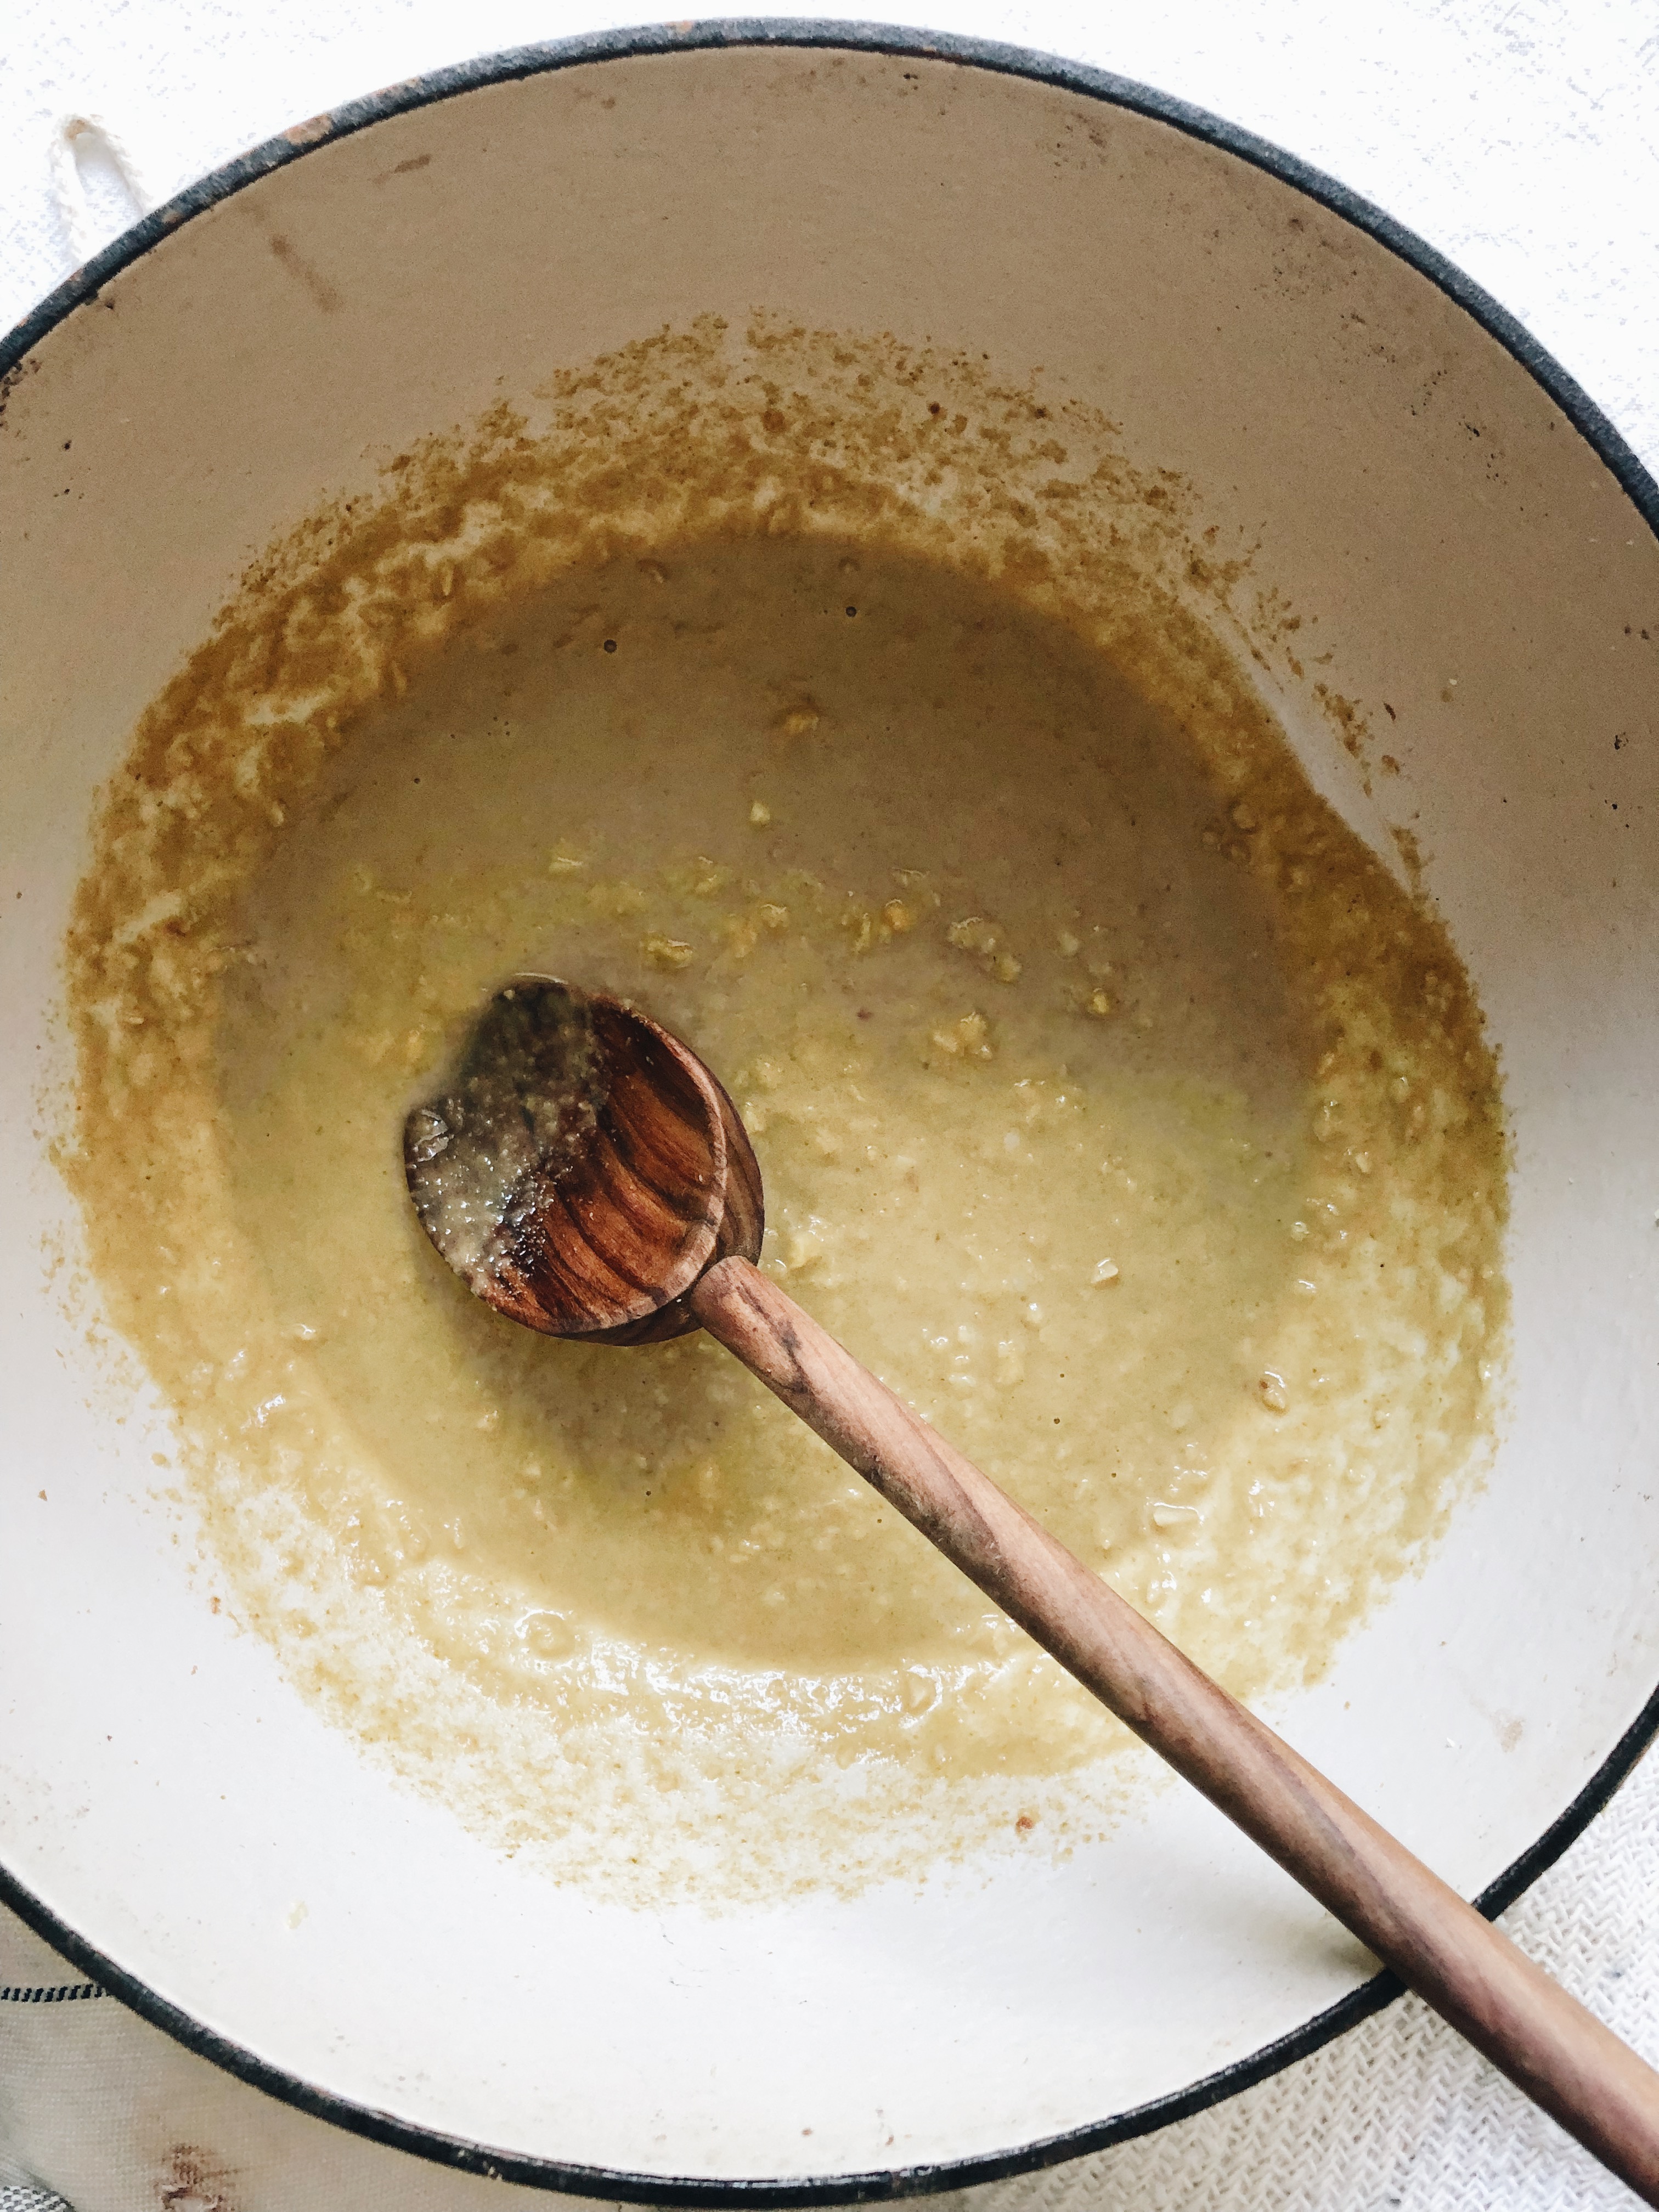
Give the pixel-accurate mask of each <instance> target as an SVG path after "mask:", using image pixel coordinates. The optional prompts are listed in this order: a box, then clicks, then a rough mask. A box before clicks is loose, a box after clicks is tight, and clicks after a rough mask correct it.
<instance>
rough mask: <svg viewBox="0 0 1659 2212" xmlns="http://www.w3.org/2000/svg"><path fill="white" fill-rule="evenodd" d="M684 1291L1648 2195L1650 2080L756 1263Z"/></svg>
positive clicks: (866, 1469) (771, 1382)
mask: <svg viewBox="0 0 1659 2212" xmlns="http://www.w3.org/2000/svg"><path fill="white" fill-rule="evenodd" d="M689 1303H690V1306H691V1308H692V1310H693V1311H694V1312H695V1313H696V1316H697V1318H698V1320H699V1321H700V1322H702V1325H703V1327H704V1328H706V1329H707V1330H708V1333H709V1334H710V1335H711V1336H714V1337H717V1338H718V1339H719V1340H720V1342H721V1343H722V1344H723V1345H725V1346H726V1348H727V1349H728V1350H729V1351H732V1352H735V1353H736V1354H737V1356H738V1358H739V1359H741V1360H742V1361H743V1363H744V1365H745V1366H746V1367H748V1368H750V1370H752V1371H753V1373H755V1374H756V1375H757V1376H759V1377H760V1379H761V1381H762V1382H763V1383H765V1385H766V1386H767V1388H768V1389H769V1390H772V1391H774V1392H775V1394H776V1395H778V1396H779V1397H780V1398H781V1399H782V1400H783V1401H784V1403H785V1405H787V1406H788V1407H792V1408H793V1411H794V1412H795V1413H799V1415H800V1417H801V1419H803V1420H804V1421H805V1422H806V1423H807V1424H808V1425H809V1426H811V1428H814V1429H816V1430H817V1433H818V1434H819V1436H821V1437H823V1440H824V1442H825V1443H827V1444H829V1445H830V1446H831V1448H832V1449H834V1450H836V1451H837V1452H839V1453H840V1455H841V1456H842V1458H843V1459H844V1460H846V1461H847V1462H848V1465H849V1466H852V1467H854V1468H857V1469H858V1472H859V1473H860V1474H861V1475H863V1476H864V1478H865V1480H866V1481H868V1482H870V1483H872V1484H873V1486H875V1488H876V1489H878V1491H879V1492H881V1494H882V1496H883V1497H884V1498H887V1499H889V1500H890V1502H891V1504H894V1505H895V1506H896V1507H897V1509H898V1510H899V1511H900V1512H901V1513H902V1514H903V1515H904V1516H905V1517H906V1519H907V1520H909V1521H913V1522H915V1525H916V1527H917V1528H920V1529H921V1533H922V1534H923V1535H924V1536H926V1537H927V1539H928V1540H929V1541H930V1542H932V1543H934V1544H936V1545H937V1546H938V1547H939V1550H940V1551H941V1552H943V1553H945V1557H946V1558H947V1559H953V1560H954V1561H955V1562H956V1564H957V1566H959V1567H960V1568H961V1569H962V1571H963V1573H964V1574H966V1575H968V1576H969V1577H971V1578H972V1580H973V1581H975V1583H978V1584H979V1587H980V1588H981V1589H982V1590H983V1591H984V1592H985V1594H986V1595H987V1597H989V1598H992V1599H994V1601H995V1602H996V1603H997V1604H998V1605H1000V1607H1002V1609H1003V1611H1004V1612H1005V1613H1009V1614H1011V1615H1012V1618H1013V1619H1014V1620H1017V1621H1018V1623H1019V1624H1020V1626H1021V1627H1022V1628H1024V1629H1025V1630H1026V1632H1028V1633H1029V1634H1030V1636H1032V1637H1034V1638H1036V1641H1037V1642H1038V1643H1039V1644H1042V1646H1043V1647H1044V1649H1045V1650H1048V1651H1050V1652H1052V1653H1053V1655H1054V1657H1055V1658H1056V1659H1057V1660H1059V1662H1060V1665H1061V1666H1062V1667H1065V1668H1067V1669H1068V1670H1069V1671H1070V1672H1071V1673H1072V1674H1075V1675H1076V1677H1077V1679H1078V1680H1079V1681H1080V1682H1081V1683H1083V1684H1084V1685H1085V1687H1086V1688H1088V1689H1090V1690H1091V1691H1093V1692H1094V1694H1095V1695H1096V1697H1097V1698H1099V1699H1101V1701H1102V1702H1103V1704H1104V1705H1109V1706H1110V1708H1111V1710H1112V1711H1114V1712H1115V1713H1116V1714H1117V1715H1118V1717H1120V1719H1121V1720H1124V1721H1126V1722H1127V1723H1128V1725H1129V1726H1130V1727H1131V1728H1132V1729H1133V1730H1134V1731H1135V1734H1136V1735H1139V1737H1141V1738H1142V1739H1143V1741H1146V1743H1149V1744H1150V1745H1151V1746H1152V1748H1153V1750H1154V1751H1157V1752H1158V1753H1161V1754H1162V1756H1163V1757H1164V1759H1168V1761H1169V1762H1170V1765H1171V1766H1173V1767H1174V1768H1175V1769H1176V1771H1177V1772H1178V1773H1181V1774H1183V1775H1185V1776H1186V1778H1187V1779H1188V1781H1189V1782H1191V1783H1193V1784H1195V1785H1196V1787H1197V1788H1198V1789H1200V1790H1202V1791H1203V1792H1204V1795H1205V1796H1206V1797H1207V1798H1209V1799H1210V1801H1211V1802H1212V1804H1215V1805H1218V1806H1219V1808H1221V1810H1222V1811H1223V1812H1224V1813H1225V1814H1227V1815H1228V1817H1229V1818H1230V1819H1231V1820H1235V1821H1237V1824H1238V1826H1240V1827H1241V1828H1243V1831H1244V1832H1245V1833H1246V1835H1248V1836H1250V1837H1252V1838H1254V1839H1255V1841H1256V1842H1257V1843H1258V1844H1261V1847H1262V1849H1263V1850H1266V1851H1268V1852H1270V1853H1271V1855H1272V1856H1273V1857H1274V1858H1275V1859H1277V1860H1278V1862H1279V1864H1280V1866H1282V1867H1283V1868H1284V1869H1285V1871H1286V1872H1287V1873H1289V1874H1291V1875H1294V1876H1295V1878H1296V1880H1297V1881H1299V1882H1300V1883H1301V1884H1302V1885H1303V1887H1304V1888H1306V1889H1308V1890H1310V1891H1311V1892H1312V1893H1313V1895H1314V1896H1315V1897H1316V1898H1317V1899H1319V1901H1320V1903H1321V1904H1322V1905H1324V1906H1326V1907H1327V1909H1328V1911H1331V1912H1333V1913H1334V1915H1335V1916H1336V1917H1337V1918H1338V1919H1339V1920H1340V1921H1341V1922H1342V1923H1343V1924H1344V1926H1345V1927H1347V1928H1349V1929H1352V1931H1353V1933H1354V1934H1355V1935H1356V1936H1358V1938H1359V1940H1360V1942H1362V1943H1364V1944H1365V1945H1367V1946H1368V1948H1370V1950H1372V1951H1374V1952H1375V1953H1376V1955H1377V1957H1378V1958H1379V1959H1382V1960H1383V1961H1384V1962H1385V1963H1386V1964H1387V1965H1388V1966H1391V1967H1392V1968H1393V1969H1394V1971H1395V1973H1396V1974H1398V1975H1399V1977H1400V1978H1401V1981H1403V1982H1405V1983H1406V1984H1407V1985H1408V1986H1409V1987H1410V1988H1412V1989H1413V1990H1416V1991H1417V1992H1418V1994H1419V1996H1422V1997H1423V1998H1425V2000H1426V2001H1427V2002H1429V2003H1430V2004H1431V2005H1432V2006H1433V2007H1434V2008H1435V2010H1436V2011H1437V2012H1438V2013H1440V2014H1442V2015H1443V2016H1444V2018H1446V2019H1447V2020H1449V2021H1450V2022H1451V2024H1452V2025H1453V2027H1455V2028H1456V2029H1457V2030H1458V2031H1459V2033H1461V2034H1462V2035H1464V2036H1467V2037H1468V2040H1469V2041H1470V2042H1471V2043H1472V2044H1474V2046H1475V2048H1476V2049H1477V2050H1478V2051H1483V2052H1484V2053H1485V2054H1486V2057H1488V2058H1490V2059H1491V2060H1492V2063H1493V2064H1494V2065H1496V2066H1498V2067H1500V2068H1501V2069H1503V2071H1504V2073H1505V2074H1507V2075H1509V2076H1510V2080H1511V2081H1516V2082H1517V2083H1518V2084H1519V2085H1520V2087H1522V2089H1524V2090H1525V2091H1526V2093H1527V2094H1528V2096H1529V2097H1531V2098H1532V2099H1533V2100H1534V2102H1535V2103H1537V2104H1539V2105H1541V2106H1543V2108H1544V2110H1545V2111H1546V2112H1550V2113H1552V2114H1553V2116H1554V2118H1556V2119H1558V2120H1559V2122H1560V2124H1561V2125H1562V2126H1563V2127H1564V2128H1565V2129H1566V2130H1568V2132H1569V2133H1570V2134H1571V2135H1574V2136H1577V2138H1578V2140H1579V2142H1582V2143H1583V2144H1584V2145H1585V2147H1586V2148H1588V2149H1589V2150H1591V2151H1593V2152H1594V2153H1595V2156H1596V2157H1597V2158H1599V2159H1600V2160H1601V2162H1602V2163H1603V2165H1605V2166H1609V2167H1610V2168H1611V2169H1612V2170H1613V2172H1615V2173H1616V2174H1618V2175H1619V2176H1620V2178H1621V2179H1623V2180H1625V2181H1626V2182H1627V2183H1628V2184H1629V2185H1630V2186H1631V2187H1632V2189H1633V2190H1635V2191H1637V2192H1638V2195H1639V2196H1641V2197H1643V2198H1644V2201H1645V2202H1646V2203H1649V2204H1655V2205H1659V2074H1656V2073H1655V2072H1654V2071H1653V2069H1651V2068H1650V2067H1649V2066H1648V2065H1647V2064H1646V2063H1644V2061H1643V2060H1642V2059H1640V2058H1639V2057H1638V2056H1637V2055H1636V2053H1635V2052H1634V2051H1632V2050H1631V2049H1630V2048H1629V2046H1628V2045H1626V2044H1624V2043H1621V2042H1620V2039H1619V2038H1618V2037H1617V2036H1616V2035H1614V2034H1613V2033H1612V2031H1611V2030H1610V2029H1608V2028H1607V2027H1603V2026H1602V2025H1601V2021H1598V2020H1596V2019H1595V2017H1594V2016H1593V2015H1591V2014H1589V2013H1588V2012H1586V2011H1585V2009H1584V2008H1583V2006H1582V2005H1581V2004H1579V2003H1578V2002H1577V1999H1576V1998H1574V1997H1571V1996H1568V1994H1567V1992H1566V1991H1565V1990H1564V1989H1562V1988H1561V1987H1560V1986H1559V1984H1557V1983H1555V1982H1553V1981H1552V1980H1551V1979H1550V1978H1549V1976H1548V1975H1547V1974H1546V1973H1545V1972H1543V1971H1542V1970H1541V1968H1540V1967H1538V1966H1534V1965H1533V1963H1532V1961H1531V1960H1529V1959H1528V1958H1526V1957H1525V1956H1524V1955H1523V1954H1522V1953H1521V1952H1520V1951H1518V1950H1516V1948H1515V1946H1514V1944H1512V1943H1511V1942H1510V1941H1509V1938H1508V1937H1507V1936H1504V1935H1503V1934H1501V1933H1500V1932H1499V1930H1498V1929H1496V1928H1494V1927H1493V1926H1492V1924H1491V1923H1490V1922H1489V1921H1486V1920H1484V1919H1483V1918H1482V1917H1481V1916H1480V1913H1478V1912H1477V1911H1475V1910H1474V1907H1473V1906H1472V1905H1468V1904H1466V1903H1465V1902H1464V1900H1463V1899H1462V1898H1461V1897H1459V1896H1458V1894H1457V1893H1456V1892H1455V1890H1453V1889H1450V1888H1449V1887H1447V1885H1446V1884H1445V1883H1444V1882H1443V1881H1441V1880H1440V1878H1439V1877H1438V1875H1433V1874H1431V1873H1430V1871H1429V1869H1428V1868H1427V1867H1425V1865H1424V1864H1423V1863H1422V1862H1421V1861H1420V1860H1419V1859H1416V1858H1413V1856H1412V1854H1411V1853H1410V1852H1409V1851H1408V1850H1406V1849H1405V1847H1404V1846H1403V1845H1402V1844H1398V1843H1396V1842H1395V1839H1394V1838H1393V1837H1392V1836H1390V1835H1389V1833H1388V1832H1386V1830H1384V1829H1383V1828H1380V1827H1378V1826H1377V1825H1376V1821H1375V1820H1371V1819H1370V1817H1369V1816H1368V1815H1367V1814H1364V1813H1362V1812H1361V1811H1360V1809H1359V1808H1358V1806H1357V1805H1355V1804H1353V1803H1352V1802H1351V1801H1350V1800H1349V1799H1348V1798H1346V1797H1345V1796H1343V1794H1342V1792H1341V1791H1340V1790H1338V1789H1336V1788H1335V1787H1334V1785H1333V1784H1331V1783H1329V1782H1328V1781H1327V1780H1326V1779H1325V1778H1324V1776H1323V1775H1322V1774H1321V1773H1319V1772H1318V1771H1317V1770H1316V1769H1315V1768H1314V1767H1311V1766H1310V1765H1309V1764H1308V1762H1307V1761H1306V1759H1302V1758H1300V1757H1298V1756H1297V1753H1295V1752H1294V1751H1292V1750H1291V1747H1289V1745H1288V1744H1285V1743H1284V1742H1282V1741H1280V1740H1279V1737H1278V1736H1276V1735H1274V1734H1273V1731H1272V1729H1268V1728H1266V1727H1264V1726H1263V1725H1262V1723H1261V1722H1260V1721H1258V1720H1257V1719H1256V1718H1255V1716H1254V1715H1253V1714H1251V1713H1249V1712H1247V1711H1245V1709H1244V1707H1243V1705H1239V1704H1238V1703H1237V1700H1236V1699H1232V1698H1230V1697H1229V1696H1228V1695H1227V1692H1225V1690H1223V1689H1220V1688H1218V1686H1217V1685H1216V1684H1215V1683H1213V1682H1212V1681H1211V1680H1210V1679H1209V1677H1208V1676H1207V1675H1206V1674H1201V1673H1200V1670H1199V1669H1198V1668H1196V1667H1194V1665H1193V1663H1192V1662H1191V1661H1190V1660H1188V1659H1186V1658H1184V1657H1183V1656H1182V1654H1181V1653H1180V1652H1179V1651H1178V1650H1176V1647H1175V1646H1174V1644H1170V1642H1168V1641H1167V1639H1166V1638H1164V1637H1163V1636H1161V1635H1160V1634H1159V1633H1158V1630H1157V1629H1156V1628H1154V1627H1153V1626H1152V1623H1151V1622H1150V1621H1148V1620H1143V1619H1142V1618H1141V1616H1140V1615H1139V1613H1137V1612H1136V1611H1135V1610H1134V1608H1133V1606H1131V1605H1128V1604H1127V1603H1126V1602H1125V1601H1124V1600H1123V1599H1122V1598H1121V1597H1119V1595H1117V1593H1116V1591H1115V1590H1114V1589H1110V1588H1109V1586H1108V1585H1107V1584H1106V1583H1103V1582H1102V1581H1101V1580H1100V1578H1099V1577H1098V1576H1097V1575H1094V1574H1091V1572H1090V1571H1089V1569H1088V1568H1087V1567H1085V1565H1083V1563H1082V1561H1081V1560H1080V1559H1074V1558H1073V1555H1072V1553H1070V1552H1068V1551H1067V1550H1066V1547H1065V1546H1064V1545H1063V1544H1061V1543H1060V1542H1058V1541H1056V1540H1055V1539H1054V1537H1053V1536H1051V1535H1049V1534H1048V1531H1047V1530H1046V1529H1045V1528H1042V1527H1041V1526H1040V1525H1039V1524H1038V1523H1037V1522H1035V1521H1034V1520H1032V1518H1031V1516H1030V1514H1029V1513H1027V1512H1025V1511H1024V1510H1023V1508H1021V1507H1020V1506H1018V1505H1017V1504H1015V1503H1014V1501H1013V1499H1012V1498H1010V1497H1008V1496H1007V1495H1006V1492H1003V1491H1001V1490H1000V1489H999V1488H998V1486H996V1484H995V1483H994V1482H993V1481H992V1480H990V1478H989V1477H988V1476H987V1475H984V1474H981V1473H980V1471H979V1469H978V1468H975V1467H974V1466H972V1465H971V1464H970V1463H969V1461H967V1460H966V1459H964V1458H963V1455H962V1454H961V1453H960V1452H958V1451H957V1450H956V1449H954V1448H953V1447H952V1446H951V1445H950V1444H949V1443H946V1442H945V1439H944V1437H941V1436H939V1434H938V1433H937V1432H936V1431H934V1430H933V1429H932V1428H930V1427H929V1426H928V1425H927V1422H925V1421H924V1420H923V1419H921V1416H920V1415H919V1414H917V1413H912V1412H911V1410H910V1408H909V1407H908V1406H906V1405H905V1404H904V1403H903V1402H902V1400H900V1399H898V1398H896V1396H895V1395H893V1393H892V1392H891V1391H890V1389H887V1387H886V1385H885V1384H884V1383H878V1381H877V1379H876V1377H875V1376H873V1375H872V1374H871V1373H870V1372H869V1371H868V1370H867V1369H866V1368H865V1367H863V1366H861V1365H860V1363H859V1362H858V1361H857V1360H856V1359H854V1358H853V1356H852V1354H851V1353H850V1352H848V1351H847V1350H846V1349H845V1347H844V1346H842V1345H840V1344H838V1343H837V1342H836V1340H835V1338H834V1337H832V1336H831V1335H829V1333H828V1331H827V1330H824V1329H823V1328H819V1326H818V1325H817V1322H815V1321H813V1320H812V1319H811V1316H810V1315H808V1314H806V1313H804V1312H803V1311H802V1310H801V1309H800V1307H799V1306H798V1305H797V1304H795V1302H794V1300H793V1298H791V1297H789V1296H788V1295H787V1292H785V1291H781V1290H780V1289H779V1288H778V1286H777V1285H776V1284H775V1283H774V1282H772V1281H771V1280H770V1279H769V1278H768V1277H766V1276H765V1275H763V1274H762V1273H760V1271H759V1269H758V1268H757V1267H751V1266H750V1263H749V1261H746V1260H744V1259H738V1258H732V1259H726V1260H722V1261H719V1262H718V1263H717V1264H716V1265H715V1266H714V1267H711V1268H710V1269H709V1271H708V1273H707V1274H706V1275H704V1276H703V1277H702V1279H701V1281H699V1282H698V1283H697V1284H696V1286H695V1287H694V1288H693V1290H692V1291H690V1296H689Z"/></svg>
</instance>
